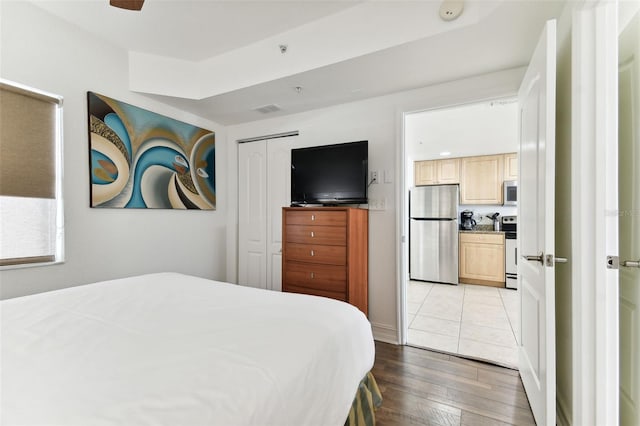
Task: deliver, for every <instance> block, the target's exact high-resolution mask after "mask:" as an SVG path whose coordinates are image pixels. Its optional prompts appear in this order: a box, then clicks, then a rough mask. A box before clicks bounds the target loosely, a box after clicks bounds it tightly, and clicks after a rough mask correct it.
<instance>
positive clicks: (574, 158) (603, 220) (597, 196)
mask: <svg viewBox="0 0 640 426" xmlns="http://www.w3.org/2000/svg"><path fill="white" fill-rule="evenodd" d="M617 6H618V3H617V1H616V0H583V1H582V2H581V3H579V4H575V8H574V11H573V16H572V24H571V26H572V28H571V34H572V59H571V60H572V101H571V102H572V107H571V110H572V118H571V120H572V124H571V127H572V136H571V138H572V152H571V162H572V166H571V167H572V170H571V175H572V184H571V185H572V188H571V194H572V195H571V206H572V210H573V211H574V215H575V216H574V217H575V220H574V224H573V226H574V229H575V232H572V239H573V240H572V242H571V247H572V249H571V250H572V254H571V257H572V259H570V261H571V267H572V275H573V282H572V283H571V285H572V296H571V297H572V314H571V315H572V327H573V332H572V361H573V371H572V381H573V383H572V388H573V392H572V393H573V398H572V399H573V403H572V407H571V412H572V421H573V422H574V424H617V423H618V418H619V409H618V398H619V396H618V395H619V392H618V382H619V379H618V300H617V298H618V287H617V276H618V274H617V271H616V270H614V269H607V268H606V256H607V254H611V255H617V252H618V251H617V220H616V216H615V214H611V212H615V210H616V208H615V207H614V209H613V210H611V209H609V208H606V209H605V208H603V206H605V203H606V205H607V207H609V206H611V204H613V202H614V200H613V199H612V198H611V197H608V196H607V191H606V189H607V188H608V187H609V185H610V184H611V183H612V182H615V184H616V185H617V176H616V175H617V161H615V162H614V158H615V156H614V151H615V155H617V146H615V147H612V146H611V145H612V144H611V143H609V144H608V143H607V141H613V140H617V63H618V61H617V52H618V48H617V36H618V34H617V31H618V28H617ZM496 95H497V94H496ZM505 95H506V96H508V94H502V96H496V97H503V96H505ZM512 95H515V93H514V94H512ZM490 98H491V97H490V96H489V97H484V99H483V97H482V96H479V97H477V98H476V99H465V101H463V102H458V103H456V102H451V103H449V104H447V103H445V102H443V103H442V104H441V105H432V106H431V107H425V108H422V109H421V108H420V107H419V106H417V105H414V106H413V108H403V109H399V110H398V111H397V115H396V116H397V121H396V122H397V129H396V134H397V140H398V141H400V143H398V145H397V151H396V170H397V172H396V182H397V186H396V205H397V206H399V208H398V213H397V217H396V219H397V220H396V232H397V236H398V238H397V250H396V265H397V280H398V281H397V282H398V285H397V327H398V328H397V340H398V342H399V343H400V344H403V345H404V344H406V331H405V329H406V325H405V321H406V312H405V308H406V288H405V287H406V286H405V285H404V284H405V280H406V277H407V265H405V262H406V261H407V260H406V259H407V256H408V253H407V251H408V249H407V244H406V242H407V241H408V238H407V236H408V230H407V228H406V223H405V222H406V221H405V220H404V217H405V216H406V214H407V196H406V194H405V188H406V186H407V182H406V179H405V174H406V170H405V164H404V162H405V147H404V144H405V135H404V117H405V115H406V114H410V113H412V112H415V111H421V110H429V109H439V108H447V107H450V106H455V105H457V104H464V103H473V102H482V101H483V100H487V99H490ZM438 103H439V102H438ZM596 124H597V126H596ZM594 171H595V172H594ZM611 192H615V191H611ZM615 203H616V204H617V199H616V200H615ZM612 226H615V229H616V232H615V234H612V232H611V231H612ZM612 235H615V236H613V237H612ZM574 283H576V284H575V285H574Z"/></svg>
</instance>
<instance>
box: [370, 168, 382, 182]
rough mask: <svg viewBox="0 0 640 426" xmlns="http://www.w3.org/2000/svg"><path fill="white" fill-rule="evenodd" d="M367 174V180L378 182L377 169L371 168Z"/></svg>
mask: <svg viewBox="0 0 640 426" xmlns="http://www.w3.org/2000/svg"><path fill="white" fill-rule="evenodd" d="M369 174H370V178H369V182H371V183H379V182H380V181H379V180H378V171H377V170H372V171H371V172H369Z"/></svg>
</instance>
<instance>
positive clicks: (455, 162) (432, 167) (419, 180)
mask: <svg viewBox="0 0 640 426" xmlns="http://www.w3.org/2000/svg"><path fill="white" fill-rule="evenodd" d="M414 174H415V185H416V186H419V185H443V184H456V183H460V159H459V158H448V159H446V160H426V161H416V162H415V163H414Z"/></svg>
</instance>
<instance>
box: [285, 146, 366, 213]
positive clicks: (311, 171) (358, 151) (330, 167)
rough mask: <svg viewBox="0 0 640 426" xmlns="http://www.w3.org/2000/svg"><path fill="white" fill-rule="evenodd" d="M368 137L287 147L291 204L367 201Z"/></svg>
mask: <svg viewBox="0 0 640 426" xmlns="http://www.w3.org/2000/svg"><path fill="white" fill-rule="evenodd" d="M368 156H369V151H368V141H359V142H350V143H341V144H335V145H323V146H314V147H310V148H297V149H292V150H291V204H292V205H300V204H324V205H332V204H365V203H367V173H368V169H367V163H368Z"/></svg>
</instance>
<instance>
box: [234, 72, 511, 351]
mask: <svg viewBox="0 0 640 426" xmlns="http://www.w3.org/2000/svg"><path fill="white" fill-rule="evenodd" d="M522 74H523V70H522V69H516V70H509V71H503V72H498V73H493V74H487V75H484V76H479V77H475V78H471V79H466V80H460V81H454V82H449V83H445V84H440V85H435V86H430V87H427V88H423V89H417V90H411V91H407V92H402V93H397V94H393V95H388V96H383V97H378V98H373V99H369V100H365V101H360V102H354V103H349V104H344V105H339V106H335V107H331V108H326V109H319V110H315V111H309V112H305V113H301V114H295V115H290V116H287V117H277V118H273V119H267V120H261V121H255V122H251V123H245V124H241V125H236V126H230V127H228V128H227V136H228V140H229V150H228V154H229V156H228V164H229V172H228V173H229V188H228V193H229V207H230V209H229V220H230V223H231V222H232V221H235V223H234V224H232V225H231V226H230V227H229V229H228V235H227V240H228V241H229V252H228V253H229V257H228V263H227V267H228V269H227V277H228V279H229V280H231V281H233V280H235V279H236V277H237V266H236V265H237V261H236V258H235V256H236V253H237V248H236V247H233V248H232V247H231V244H235V241H236V240H237V199H236V198H237V196H236V194H237V164H238V160H237V144H234V143H233V141H235V140H237V139H242V138H247V137H254V136H261V135H268V134H274V133H281V132H285V131H291V130H298V131H299V132H300V136H299V137H298V139H299V140H300V141H301V143H302V144H303V145H322V144H329V143H338V142H348V141H356V140H363V139H366V140H368V141H369V169H370V170H378V171H383V170H388V171H389V172H390V173H391V176H392V183H381V184H378V185H372V186H371V187H370V188H369V197H370V198H378V199H379V198H385V199H386V205H387V208H386V210H384V211H370V212H369V317H370V320H371V323H372V325H373V328H374V334H375V336H376V338H378V339H381V340H387V341H394V342H395V341H397V338H398V336H397V329H398V328H397V324H398V310H397V300H398V299H397V294H398V291H399V284H398V276H399V275H398V268H397V264H398V262H397V258H398V253H399V248H400V242H399V241H400V236H401V233H402V231H401V229H402V225H401V222H399V221H398V218H399V217H402V216H401V215H402V214H403V213H402V212H401V209H400V207H399V206H401V205H402V201H401V200H402V197H400V194H401V193H402V191H401V190H400V188H403V185H404V179H403V178H402V176H403V170H402V167H403V166H402V160H401V159H402V157H403V156H404V154H403V149H402V140H403V136H402V131H403V129H402V126H403V124H402V123H403V112H409V111H417V110H424V109H429V108H435V107H443V106H452V105H457V104H462V103H469V102H475V101H481V100H486V99H496V98H503V97H507V96H513V95H514V94H515V93H516V91H517V88H518V86H519V84H520V80H521V78H522ZM275 143H277V142H275Z"/></svg>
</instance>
